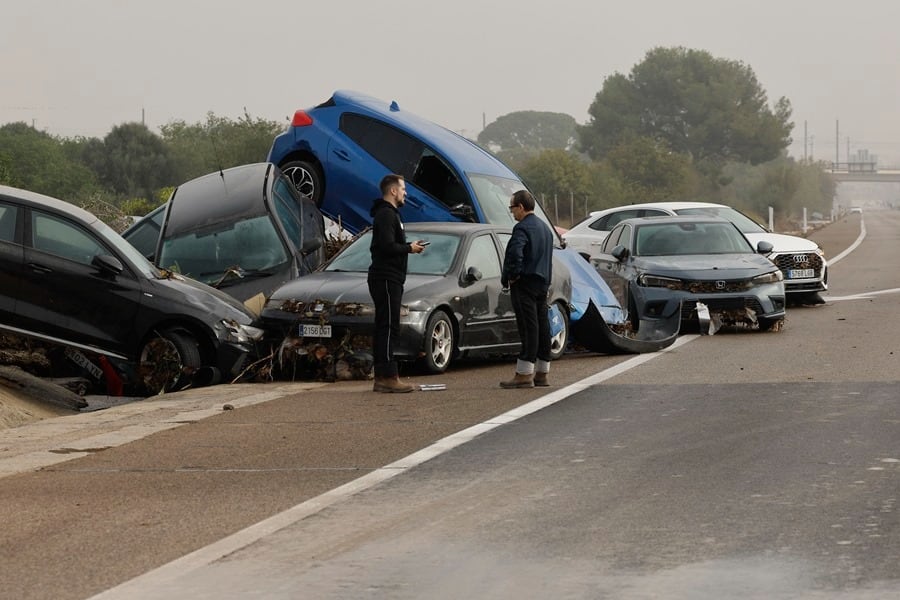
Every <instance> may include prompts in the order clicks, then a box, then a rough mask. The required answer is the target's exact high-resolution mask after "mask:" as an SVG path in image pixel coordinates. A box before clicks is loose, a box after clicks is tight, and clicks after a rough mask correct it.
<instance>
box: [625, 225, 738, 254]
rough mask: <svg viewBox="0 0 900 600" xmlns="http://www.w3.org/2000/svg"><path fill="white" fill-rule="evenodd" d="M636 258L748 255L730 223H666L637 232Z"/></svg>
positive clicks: (642, 228) (648, 226)
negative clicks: (689, 255) (688, 255)
mask: <svg viewBox="0 0 900 600" xmlns="http://www.w3.org/2000/svg"><path fill="white" fill-rule="evenodd" d="M636 238H637V243H636V248H635V252H634V253H635V254H636V255H638V256H680V255H686V254H736V253H751V252H752V248H751V247H750V245H749V244H748V242H747V240H746V238H744V236H743V235H742V234H741V233H740V232H739V231H738V230H737V229H735V227H734V225H732V224H731V223H665V224H652V225H642V226H641V227H639V228H638V230H637V236H636Z"/></svg>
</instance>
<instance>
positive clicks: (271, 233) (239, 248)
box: [158, 215, 288, 284]
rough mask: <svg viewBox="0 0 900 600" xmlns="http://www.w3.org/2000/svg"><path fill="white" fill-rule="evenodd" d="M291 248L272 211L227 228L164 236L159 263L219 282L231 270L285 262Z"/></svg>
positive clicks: (230, 224) (199, 278) (179, 271)
mask: <svg viewBox="0 0 900 600" xmlns="http://www.w3.org/2000/svg"><path fill="white" fill-rule="evenodd" d="M287 260H288V255H287V251H286V250H285V248H284V244H283V243H282V242H281V238H280V237H279V236H278V233H277V231H276V230H275V225H274V223H272V219H271V218H270V217H269V215H262V216H259V217H254V218H251V219H246V220H244V221H238V222H237V223H228V224H227V225H225V226H224V227H223V228H220V229H216V230H212V231H207V230H201V231H193V232H191V233H189V234H187V235H182V236H178V237H173V238H168V239H165V240H163V244H162V249H161V250H160V255H159V260H158V263H159V265H160V266H162V267H163V268H166V269H169V270H171V271H175V272H177V273H181V274H183V275H187V276H188V277H192V278H194V279H197V280H198V281H202V282H203V283H208V284H212V283H217V282H219V281H220V280H221V279H222V277H223V275H224V274H225V273H226V272H228V271H229V270H235V271H251V272H252V271H265V270H272V269H273V268H275V267H277V266H279V265H282V264H284V263H285V262H286V261H287Z"/></svg>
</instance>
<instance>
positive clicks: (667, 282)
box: [637, 273, 684, 290]
mask: <svg viewBox="0 0 900 600" xmlns="http://www.w3.org/2000/svg"><path fill="white" fill-rule="evenodd" d="M637 282H638V285H642V286H644V287H661V288H669V289H670V290H680V289H682V288H684V282H683V281H681V280H680V279H675V278H674V277H662V276H661V275H649V274H647V273H643V274H641V275H640V276H638V279H637Z"/></svg>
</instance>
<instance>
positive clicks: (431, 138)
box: [325, 90, 519, 180]
mask: <svg viewBox="0 0 900 600" xmlns="http://www.w3.org/2000/svg"><path fill="white" fill-rule="evenodd" d="M325 104H326V105H328V104H332V105H334V106H338V107H346V108H353V109H355V110H356V111H358V112H361V113H365V112H368V113H370V114H373V115H377V116H378V118H379V119H380V120H382V121H385V122H387V123H390V124H391V125H394V126H395V127H397V128H398V129H402V130H404V131H407V132H410V133H412V132H415V135H416V137H418V138H420V139H422V141H424V142H425V143H426V144H428V145H429V146H431V147H432V148H434V149H435V150H438V151H440V152H441V154H443V155H444V156H445V157H446V158H447V159H448V160H450V161H451V162H453V163H454V164H453V166H454V167H456V168H457V169H459V170H460V171H463V172H466V173H480V174H483V175H495V176H497V177H505V178H508V179H516V180H518V179H519V176H518V175H516V174H515V173H514V172H513V171H512V170H510V169H509V168H508V167H507V166H506V165H504V164H503V163H502V162H501V161H500V160H499V159H498V158H497V157H495V156H493V155H492V154H491V153H489V152H488V151H487V150H485V149H484V148H482V147H481V146H479V145H478V144H475V143H474V142H472V141H470V140H467V139H466V138H464V137H463V136H461V135H459V134H458V133H455V132H453V131H450V130H449V129H446V128H445V127H441V126H440V125H438V124H436V123H433V122H431V121H429V120H427V119H423V118H422V117H419V116H418V115H415V114H413V113H411V112H408V111H405V110H403V109H402V108H401V107H400V106H399V105H398V104H397V102H396V101H394V102H390V103H388V102H386V101H384V100H379V99H378V98H375V97H373V96H369V95H368V94H363V93H362V92H356V91H353V90H338V91H336V92H335V93H334V94H333V95H332V97H331V99H330V100H329V101H328V102H326V103H325Z"/></svg>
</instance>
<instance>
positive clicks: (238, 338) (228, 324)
mask: <svg viewBox="0 0 900 600" xmlns="http://www.w3.org/2000/svg"><path fill="white" fill-rule="evenodd" d="M219 324H220V325H222V328H223V329H224V332H225V338H224V339H225V340H226V341H228V342H236V343H238V344H246V343H248V342H255V341H257V340H260V339H262V336H263V330H262V329H259V328H258V327H253V326H251V325H241V324H240V323H238V322H237V321H232V320H231V319H222V320H221V321H219Z"/></svg>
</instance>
